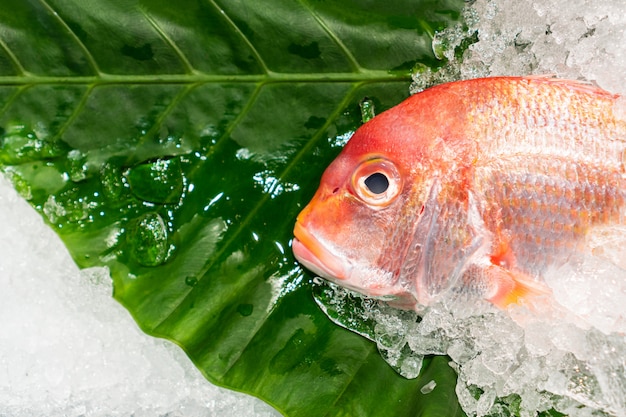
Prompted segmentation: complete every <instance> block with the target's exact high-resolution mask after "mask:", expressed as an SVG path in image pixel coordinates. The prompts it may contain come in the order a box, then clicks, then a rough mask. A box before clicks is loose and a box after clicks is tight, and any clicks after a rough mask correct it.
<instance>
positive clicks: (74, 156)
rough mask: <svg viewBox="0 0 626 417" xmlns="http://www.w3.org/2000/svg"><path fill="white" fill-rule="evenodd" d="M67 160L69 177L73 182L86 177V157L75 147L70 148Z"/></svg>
mask: <svg viewBox="0 0 626 417" xmlns="http://www.w3.org/2000/svg"><path fill="white" fill-rule="evenodd" d="M67 159H68V162H69V172H68V174H69V177H70V180H72V181H74V182H79V181H82V180H84V179H85V178H87V165H86V162H87V157H86V156H85V155H84V154H83V153H82V152H80V151H79V150H77V149H73V150H71V151H70V152H69V153H68V154H67Z"/></svg>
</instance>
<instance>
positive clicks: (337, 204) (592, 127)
mask: <svg viewBox="0 0 626 417" xmlns="http://www.w3.org/2000/svg"><path fill="white" fill-rule="evenodd" d="M625 109H626V105H625V104H624V98H623V97H622V96H620V95H618V94H613V93H611V92H608V91H605V90H603V89H601V88H599V87H597V86H593V85H591V84H588V83H584V82H581V81H572V80H564V79H558V78H554V77H550V76H525V77H487V78H477V79H470V80H462V81H454V82H449V83H444V84H440V85H437V86H434V87H431V88H429V89H426V90H424V91H422V92H419V93H417V94H414V95H412V96H410V97H409V98H407V99H406V100H405V101H403V102H401V103H400V104H398V105H396V106H395V107H392V108H391V109H389V110H387V111H384V112H382V113H380V114H378V115H376V116H375V117H374V118H373V119H371V120H369V121H368V122H366V123H364V124H363V125H362V126H360V127H359V128H358V129H357V130H356V131H355V132H354V134H353V135H352V137H351V138H350V139H349V141H348V142H347V144H346V145H345V147H344V148H343V149H342V151H341V152H340V154H339V155H338V156H337V158H336V159H335V160H334V161H333V162H332V163H331V164H330V165H329V166H328V167H327V169H326V170H325V171H324V173H323V175H322V177H321V180H320V185H319V188H318V189H317V191H316V193H315V194H314V196H313V198H312V200H311V201H310V202H309V203H308V205H306V206H305V208H304V209H303V210H302V211H301V212H300V214H299V215H298V217H297V220H296V223H295V226H294V231H293V233H294V238H293V240H292V250H293V253H294V256H295V257H296V259H297V260H298V261H299V262H300V263H301V264H302V265H303V266H304V267H305V268H306V269H308V270H310V271H312V272H313V273H315V274H316V275H318V276H320V277H322V278H325V279H327V280H329V281H331V282H334V283H336V284H338V285H340V286H343V287H345V288H348V289H350V290H353V291H356V292H358V293H361V294H363V295H365V296H369V297H376V298H381V299H383V300H386V301H387V302H388V303H389V304H391V305H393V306H395V307H399V308H404V309H413V310H418V311H419V310H420V309H423V308H424V307H427V306H429V305H431V304H433V303H435V302H437V301H438V300H441V299H442V298H443V297H447V296H456V297H465V298H469V299H479V300H486V301H487V302H489V303H492V304H493V305H495V306H497V307H499V308H502V309H506V308H508V307H509V306H512V305H532V304H533V303H537V302H539V303H541V302H546V301H545V300H549V299H550V297H551V296H552V295H553V294H552V290H551V288H550V287H549V286H548V285H547V284H546V282H545V275H546V274H547V273H549V272H550V271H554V270H558V268H560V267H562V266H563V265H566V264H569V265H572V264H575V263H576V262H580V259H583V257H584V256H587V255H588V254H589V253H591V252H593V253H594V254H598V253H600V254H601V253H602V244H603V243H602V242H603V241H606V240H607V239H604V240H603V236H604V235H605V234H607V235H610V236H611V239H612V240H611V239H608V240H611V241H613V242H615V239H613V238H615V237H617V239H618V244H617V245H615V244H613V249H615V248H616V247H617V248H619V247H625V248H626V237H625V235H626V233H624V230H626V229H625V228H624V227H623V226H624V225H626V168H625V164H626V116H625V115H626V110H625ZM615 230H617V231H618V232H617V233H615ZM611 231H613V232H611ZM593 242H596V243H593ZM597 242H600V243H597ZM622 243H623V244H624V246H622ZM594 245H595V246H594ZM606 252H607V253H608V254H609V255H610V254H611V253H615V250H613V251H610V250H608V251H606ZM599 256H600V255H599ZM624 259H626V256H624V252H622V253H621V254H619V251H618V255H615V256H613V257H612V258H611V257H610V256H609V257H607V262H612V263H614V264H616V265H618V267H619V268H622V269H620V270H623V268H626V262H624ZM620 262H621V264H620Z"/></svg>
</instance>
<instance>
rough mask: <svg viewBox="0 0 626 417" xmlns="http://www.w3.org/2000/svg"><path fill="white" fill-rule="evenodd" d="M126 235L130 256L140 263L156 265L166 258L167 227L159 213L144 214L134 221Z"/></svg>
mask: <svg viewBox="0 0 626 417" xmlns="http://www.w3.org/2000/svg"><path fill="white" fill-rule="evenodd" d="M128 236H129V239H130V245H131V253H132V256H133V258H135V260H136V261H137V262H139V263H140V264H141V265H145V266H157V265H160V264H162V263H163V262H165V260H166V259H167V255H168V246H167V229H166V228H165V223H164V222H163V218H162V217H161V216H160V215H159V214H157V213H147V214H144V215H143V216H142V217H140V218H139V219H138V220H137V221H136V223H135V226H134V227H133V228H131V230H130V231H129V234H128Z"/></svg>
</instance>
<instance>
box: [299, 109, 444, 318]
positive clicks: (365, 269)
mask: <svg viewBox="0 0 626 417" xmlns="http://www.w3.org/2000/svg"><path fill="white" fill-rule="evenodd" d="M419 142H420V140H419V138H416V136H415V129H414V128H413V122H412V121H411V120H410V118H406V117H399V114H398V111H388V112H385V113H382V114H380V115H378V116H376V117H375V118H373V119H372V120H371V121H369V122H367V123H366V124H364V125H363V126H361V127H360V128H359V129H358V130H357V131H356V132H355V133H354V135H353V136H352V137H351V139H350V140H349V141H348V143H347V144H346V146H345V148H344V149H343V150H342V152H341V153H340V155H339V156H338V157H337V158H336V159H335V160H334V161H333V162H332V163H331V164H330V166H329V167H328V168H327V169H326V171H325V172H324V174H323V175H322V178H321V181H320V186H319V188H318V190H317V192H316V193H315V195H314V196H313V198H312V200H311V202H310V203H309V204H308V205H307V206H306V207H305V208H304V209H303V210H302V212H301V213H300V214H299V215H298V218H297V221H296V224H295V228H294V235H295V239H294V240H293V243H292V249H293V252H294V255H295V257H296V258H297V259H298V261H300V263H301V264H302V265H304V266H305V267H306V268H307V269H309V270H310V271H312V272H314V273H316V274H317V275H319V276H320V277H322V278H325V279H327V280H330V281H332V282H335V283H337V284H339V285H341V286H343V287H346V288H349V289H352V290H354V291H357V292H359V293H361V294H364V295H367V296H371V297H379V298H382V299H385V300H386V301H390V304H393V305H395V306H398V307H404V308H414V306H415V304H416V301H417V299H416V295H415V288H414V286H415V284H414V283H413V282H410V281H408V280H402V279H400V269H401V260H402V258H403V256H404V255H405V253H406V251H407V250H408V245H409V244H410V238H411V237H412V236H408V235H409V234H410V233H411V227H412V226H411V223H412V221H409V220H408V219H407V215H409V216H410V215H411V213H413V214H415V215H417V214H418V213H419V212H420V207H419V206H420V204H421V203H420V201H421V200H423V196H424V195H427V194H428V189H429V187H430V185H431V184H432V181H430V180H429V178H428V174H427V173H426V174H425V173H424V172H425V171H424V169H423V168H424V165H423V164H421V163H420V160H421V159H422V156H423V152H422V150H421V149H420V148H419V147H416V146H415V144H416V143H419ZM416 196H417V198H416ZM420 196H422V197H420ZM422 210H423V208H422Z"/></svg>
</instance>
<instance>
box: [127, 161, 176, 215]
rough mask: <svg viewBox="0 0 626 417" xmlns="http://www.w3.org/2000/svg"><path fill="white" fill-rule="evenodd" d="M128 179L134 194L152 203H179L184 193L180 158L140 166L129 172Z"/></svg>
mask: <svg viewBox="0 0 626 417" xmlns="http://www.w3.org/2000/svg"><path fill="white" fill-rule="evenodd" d="M126 177H127V178H128V183H129V184H130V189H131V191H132V193H133V194H134V195H135V196H136V197H138V198H140V199H141V200H144V201H149V202H151V203H155V204H173V203H178V202H179V201H180V197H181V196H182V193H183V187H184V181H183V173H182V168H181V165H180V160H179V159H178V158H175V159H157V160H156V161H151V162H146V163H142V164H139V165H137V166H135V167H133V168H131V169H130V170H128V172H127V174H126Z"/></svg>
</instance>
